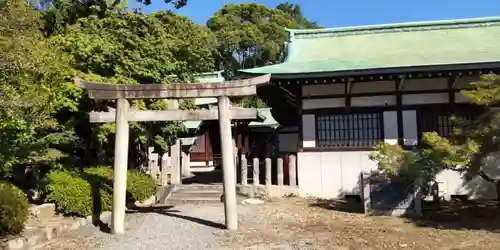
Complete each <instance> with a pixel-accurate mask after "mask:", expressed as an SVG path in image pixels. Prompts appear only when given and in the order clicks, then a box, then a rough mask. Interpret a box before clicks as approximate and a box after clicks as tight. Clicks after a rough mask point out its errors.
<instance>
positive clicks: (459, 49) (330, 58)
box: [241, 17, 500, 74]
mask: <svg viewBox="0 0 500 250" xmlns="http://www.w3.org/2000/svg"><path fill="white" fill-rule="evenodd" d="M289 32H290V41H289V42H288V44H287V54H288V55H287V59H286V60H285V62H284V63H281V64H276V65H271V66H265V67H260V68H253V69H246V70H241V72H244V73H254V74H269V73H271V74H304V73H321V72H340V71H350V70H369V69H386V68H398V67H413V66H436V65H451V64H473V63H489V62H500V43H498V41H500V17H491V18H476V19H462V20H449V21H435V22H417V23H401V24H386V25H374V26H359V27H348V28H334V29H314V30H289Z"/></svg>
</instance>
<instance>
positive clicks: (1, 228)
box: [0, 181, 29, 236]
mask: <svg viewBox="0 0 500 250" xmlns="http://www.w3.org/2000/svg"><path fill="white" fill-rule="evenodd" d="M28 206H29V203H28V198H27V197H26V194H25V193H24V192H23V191H21V190H20V189H19V188H17V187H16V186H14V185H12V184H11V183H8V182H5V181H0V236H5V235H16V234H19V233H21V232H22V231H23V229H24V223H25V222H26V220H27V219H28Z"/></svg>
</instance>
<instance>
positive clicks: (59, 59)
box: [0, 0, 73, 178]
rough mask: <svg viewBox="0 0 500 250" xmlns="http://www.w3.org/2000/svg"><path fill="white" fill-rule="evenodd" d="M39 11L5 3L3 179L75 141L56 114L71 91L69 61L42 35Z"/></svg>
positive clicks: (1, 26)
mask: <svg viewBox="0 0 500 250" xmlns="http://www.w3.org/2000/svg"><path fill="white" fill-rule="evenodd" d="M38 17H39V16H38V13H37V12H36V11H35V10H34V9H32V8H30V7H29V6H27V5H26V4H25V3H24V1H22V0H7V1H2V2H1V3H0V85H1V86H0V89H1V93H0V94H1V98H0V178H9V177H12V176H11V173H12V167H13V166H14V165H30V164H40V163H42V162H47V161H49V162H50V161H54V160H57V159H58V158H59V157H61V156H62V155H61V154H60V153H59V152H57V150H55V149H57V148H58V146H60V145H63V144H67V143H70V142H71V141H72V139H73V136H72V133H71V131H65V130H64V128H63V127H62V126H61V125H60V124H59V123H58V121H57V119H55V118H54V117H53V116H52V115H53V114H54V113H55V112H58V110H59V109H61V108H63V107H64V106H65V102H66V100H67V99H66V98H59V97H60V96H61V94H62V93H64V92H66V91H68V90H69V89H70V87H68V85H66V84H65V82H64V77H65V74H66V73H67V71H68V70H69V67H68V60H67V58H66V57H65V56H64V55H63V53H61V51H59V50H58V48H57V47H55V46H54V45H53V44H51V43H50V42H48V41H46V40H45V39H44V37H43V34H42V33H41V32H40V26H39V19H38Z"/></svg>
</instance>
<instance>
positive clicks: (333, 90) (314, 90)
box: [302, 83, 345, 96]
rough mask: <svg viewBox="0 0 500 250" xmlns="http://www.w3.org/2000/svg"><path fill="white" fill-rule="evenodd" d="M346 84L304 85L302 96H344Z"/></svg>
mask: <svg viewBox="0 0 500 250" xmlns="http://www.w3.org/2000/svg"><path fill="white" fill-rule="evenodd" d="M343 94H345V83H332V84H320V85H302V96H322V95H343Z"/></svg>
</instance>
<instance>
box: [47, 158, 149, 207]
mask: <svg viewBox="0 0 500 250" xmlns="http://www.w3.org/2000/svg"><path fill="white" fill-rule="evenodd" d="M48 180H49V183H48V184H47V185H46V186H45V188H44V192H45V194H46V201H47V202H51V203H54V204H55V205H56V210H57V211H58V212H59V213H62V214H65V215H76V216H89V215H92V214H99V213H101V212H103V211H109V210H111V207H112V204H113V199H112V197H113V168H111V167H109V166H101V167H95V168H87V169H85V170H83V171H79V172H78V171H67V170H58V171H54V172H51V173H49V175H48ZM155 192H156V186H155V183H154V181H153V180H152V179H151V177H150V176H148V175H145V174H142V173H140V172H138V171H135V170H129V171H128V174H127V202H135V201H140V200H144V199H147V198H149V197H151V196H152V195H154V194H155Z"/></svg>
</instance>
